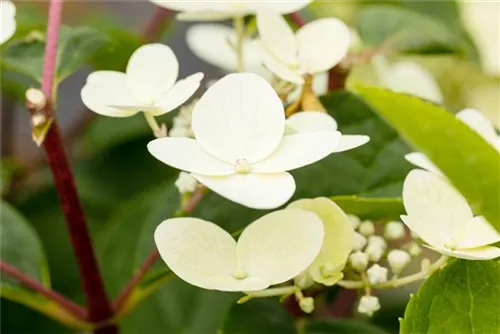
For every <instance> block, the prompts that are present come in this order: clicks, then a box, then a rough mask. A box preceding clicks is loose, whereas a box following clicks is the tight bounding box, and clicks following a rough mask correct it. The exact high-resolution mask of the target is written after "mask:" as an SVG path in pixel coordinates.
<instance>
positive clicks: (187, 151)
mask: <svg viewBox="0 0 500 334" xmlns="http://www.w3.org/2000/svg"><path fill="white" fill-rule="evenodd" d="M148 151H149V153H151V155H153V156H154V157H155V158H156V159H158V160H160V161H161V162H163V163H164V164H167V165H169V166H172V167H174V168H177V169H180V170H184V171H187V172H191V173H198V174H203V175H212V176H215V175H230V174H233V173H234V172H235V170H234V167H233V166H231V165H229V164H228V163H225V162H223V161H221V160H219V159H217V158H215V157H213V156H211V155H210V154H208V153H207V152H206V151H205V150H204V149H203V148H202V147H201V146H200V145H199V144H198V142H197V141H196V140H194V139H191V138H183V137H169V138H158V139H155V140H153V141H150V142H149V143H148Z"/></svg>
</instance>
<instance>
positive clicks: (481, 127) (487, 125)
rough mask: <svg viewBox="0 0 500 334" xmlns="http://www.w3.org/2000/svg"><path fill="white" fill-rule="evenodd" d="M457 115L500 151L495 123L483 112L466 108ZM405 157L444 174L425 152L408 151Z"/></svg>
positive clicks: (424, 167) (411, 161)
mask: <svg viewBox="0 0 500 334" xmlns="http://www.w3.org/2000/svg"><path fill="white" fill-rule="evenodd" d="M456 117H457V118H458V119H459V120H461V121H462V122H463V123H465V124H466V125H468V126H469V127H470V128H471V129H472V130H474V131H475V132H476V133H477V134H479V135H480V136H481V137H483V139H484V140H485V141H486V142H488V143H489V144H490V145H491V146H493V147H494V148H495V149H496V150H497V151H498V152H500V136H498V135H497V133H496V130H495V127H494V126H493V123H491V122H490V121H489V120H488V118H486V117H485V116H484V115H483V114H482V113H481V112H479V111H477V110H474V109H464V110H462V111H460V112H458V113H457V114H456ZM405 159H406V160H408V161H409V162H410V163H412V164H414V165H415V166H417V167H420V168H423V169H426V170H428V171H431V172H434V173H436V174H442V172H441V171H440V170H439V168H438V167H437V166H436V165H435V164H434V163H433V162H432V161H431V160H430V159H429V158H428V157H427V156H426V155H425V154H423V153H420V152H412V153H408V154H406V155H405Z"/></svg>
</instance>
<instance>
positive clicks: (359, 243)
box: [354, 232, 367, 251]
mask: <svg viewBox="0 0 500 334" xmlns="http://www.w3.org/2000/svg"><path fill="white" fill-rule="evenodd" d="M366 242H367V241H366V238H365V237H364V236H363V235H362V234H360V233H358V232H354V250H357V251H359V250H362V249H363V248H364V247H365V246H366Z"/></svg>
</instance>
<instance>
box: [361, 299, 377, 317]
mask: <svg viewBox="0 0 500 334" xmlns="http://www.w3.org/2000/svg"><path fill="white" fill-rule="evenodd" d="M378 310H380V302H379V300H378V298H377V297H375V296H363V297H361V299H360V300H359V305H358V312H359V313H362V314H366V315H368V316H370V317H371V316H372V315H373V313H375V312H377V311H378Z"/></svg>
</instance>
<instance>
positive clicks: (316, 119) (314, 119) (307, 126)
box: [286, 111, 370, 152]
mask: <svg viewBox="0 0 500 334" xmlns="http://www.w3.org/2000/svg"><path fill="white" fill-rule="evenodd" d="M286 125H287V132H288V133H294V132H297V133H301V132H313V131H337V128H338V126H337V122H336V121H335V119H334V118H333V117H332V116H330V115H328V114H327V113H324V112H320V111H302V112H298V113H295V114H293V115H292V116H290V117H289V118H288V119H287V120H286ZM368 141H370V137H368V136H365V135H344V134H343V135H342V136H341V137H340V141H339V144H338V145H337V146H336V147H335V149H334V151H333V152H344V151H348V150H352V149H353V148H356V147H358V146H361V145H364V144H366V143H367V142H368Z"/></svg>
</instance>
